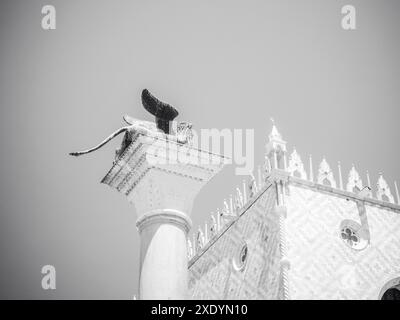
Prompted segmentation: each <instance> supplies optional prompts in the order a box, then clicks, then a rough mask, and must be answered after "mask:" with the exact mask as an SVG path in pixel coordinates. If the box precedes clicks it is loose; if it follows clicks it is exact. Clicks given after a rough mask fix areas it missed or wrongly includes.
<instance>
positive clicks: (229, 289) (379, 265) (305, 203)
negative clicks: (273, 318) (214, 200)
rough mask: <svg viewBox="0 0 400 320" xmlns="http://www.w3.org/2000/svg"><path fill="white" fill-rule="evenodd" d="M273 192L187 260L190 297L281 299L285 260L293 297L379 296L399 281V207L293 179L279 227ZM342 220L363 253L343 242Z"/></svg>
mask: <svg viewBox="0 0 400 320" xmlns="http://www.w3.org/2000/svg"><path fill="white" fill-rule="evenodd" d="M277 190H278V189H276V188H275V187H274V182H273V181H271V182H270V183H268V182H267V187H265V188H264V189H263V190H261V191H260V192H259V193H258V194H257V195H256V196H255V197H254V202H253V203H252V204H251V205H250V206H248V207H247V208H245V209H244V211H243V212H242V213H241V214H240V215H239V218H238V219H237V220H236V221H234V222H232V223H231V224H230V225H228V227H227V228H226V230H225V231H223V232H221V233H220V235H219V237H218V238H217V239H216V240H215V241H214V242H210V243H209V245H207V246H205V248H204V250H203V251H200V252H199V253H197V255H196V256H194V257H193V258H192V260H191V261H190V264H189V266H190V267H189V279H190V280H189V293H190V296H191V297H192V298H193V299H283V294H282V292H283V287H284V285H283V283H284V282H283V274H282V270H283V269H282V263H285V264H286V265H288V266H289V268H288V270H287V279H286V280H287V283H286V286H287V290H288V292H289V296H290V299H378V298H379V295H380V292H381V290H382V288H383V287H384V286H385V284H386V283H388V282H389V281H390V280H391V279H395V278H398V277H400V207H398V206H396V205H393V204H390V203H383V202H380V201H376V200H374V201H372V200H371V201H367V200H365V199H364V200H363V199H362V198H359V197H358V196H357V195H355V194H354V193H350V192H347V191H339V190H337V189H335V188H333V187H329V186H322V185H319V184H316V183H310V182H308V181H303V180H301V179H298V178H294V177H290V178H289V180H288V182H287V184H286V187H285V196H284V205H285V208H286V218H285V219H284V224H282V223H279V216H278V214H277V212H276V203H277ZM259 194H261V195H260V196H258V195H259ZM344 223H345V224H344ZM346 223H349V225H350V226H351V228H352V230H355V231H356V234H357V235H360V237H361V238H360V239H358V241H359V242H360V241H361V240H362V241H365V246H364V247H362V248H361V249H359V250H358V249H357V247H356V248H353V247H352V246H351V245H349V244H348V243H347V242H346V241H347V240H346V241H344V239H343V236H342V232H341V231H342V229H343V228H342V226H343V225H346ZM283 225H284V228H285V231H284V232H282V230H281V228H282V227H283ZM280 236H281V237H282V236H283V237H284V243H285V247H286V253H285V255H286V257H283V256H282V251H280V249H279V247H280V243H282V240H281V241H280V239H279V237H280ZM346 236H347V234H346ZM350 237H351V239H352V240H355V238H354V234H351V235H350ZM353 238H354V239H353ZM346 239H347V238H346ZM359 242H358V243H359ZM243 243H246V244H247V246H248V252H247V255H248V257H247V259H248V261H247V263H246V265H245V267H244V270H242V271H241V270H237V269H235V267H234V264H232V261H233V259H234V258H235V257H236V256H237V254H238V250H240V248H242V244H243ZM355 244H357V243H355Z"/></svg>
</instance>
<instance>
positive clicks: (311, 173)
mask: <svg viewBox="0 0 400 320" xmlns="http://www.w3.org/2000/svg"><path fill="white" fill-rule="evenodd" d="M310 181H311V182H314V169H313V164H312V155H311V154H310Z"/></svg>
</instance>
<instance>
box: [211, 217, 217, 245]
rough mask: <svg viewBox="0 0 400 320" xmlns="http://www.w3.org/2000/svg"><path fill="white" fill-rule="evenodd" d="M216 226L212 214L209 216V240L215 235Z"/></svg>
mask: <svg viewBox="0 0 400 320" xmlns="http://www.w3.org/2000/svg"><path fill="white" fill-rule="evenodd" d="M217 230H218V226H217V221H216V220H215V217H214V215H213V214H211V223H210V239H212V238H213V237H214V236H215V235H216V234H217Z"/></svg>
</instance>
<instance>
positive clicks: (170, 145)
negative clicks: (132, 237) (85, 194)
mask: <svg viewBox="0 0 400 320" xmlns="http://www.w3.org/2000/svg"><path fill="white" fill-rule="evenodd" d="M170 137H171V136H166V135H163V134H157V135H154V136H146V135H143V134H140V133H138V134H136V135H134V136H133V139H132V140H133V141H132V143H131V144H130V145H129V146H128V148H127V149H126V150H125V151H124V153H123V154H122V155H121V157H120V158H119V159H118V160H117V161H116V162H115V164H114V166H113V167H112V168H111V170H110V171H109V173H108V174H107V175H106V177H104V179H103V181H102V182H104V183H106V184H108V185H110V186H111V187H113V188H115V189H117V190H118V191H119V192H121V193H123V194H125V195H126V196H127V198H128V201H130V202H131V203H133V204H134V205H135V208H136V213H137V216H138V220H137V223H136V226H137V228H138V231H139V234H140V241H141V246H140V279H139V296H140V299H161V300H164V299H186V298H188V297H187V288H188V285H187V281H188V269H187V268H188V258H187V234H188V232H189V230H190V228H191V219H190V215H191V210H192V206H193V201H194V199H195V197H196V196H197V194H198V192H199V191H200V189H201V188H202V187H203V186H204V185H205V184H206V183H207V182H208V181H209V180H210V179H211V178H212V177H213V176H214V175H215V174H217V172H218V171H219V170H220V169H221V168H222V166H223V158H222V157H220V156H215V155H213V156H212V157H210V154H209V153H208V152H204V151H201V150H197V149H193V148H189V147H186V146H184V145H181V144H179V143H176V142H174V141H173V140H172V141H171V138H170ZM168 139H170V140H169V141H168Z"/></svg>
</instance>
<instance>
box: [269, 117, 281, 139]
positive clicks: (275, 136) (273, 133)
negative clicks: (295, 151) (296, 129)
mask: <svg viewBox="0 0 400 320" xmlns="http://www.w3.org/2000/svg"><path fill="white" fill-rule="evenodd" d="M271 122H272V130H271V133H270V134H269V136H268V137H269V141H272V140H282V135H281V134H280V133H279V131H278V128H277V127H276V125H275V120H274V119H273V118H271Z"/></svg>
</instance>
